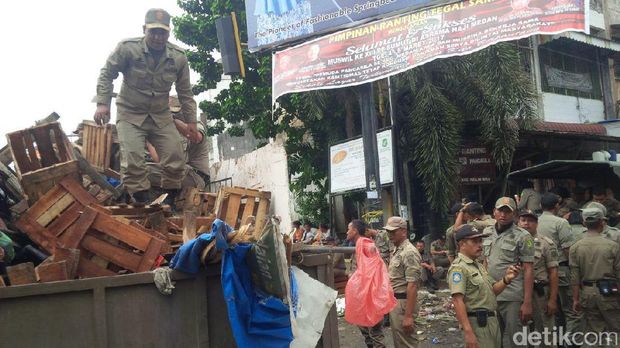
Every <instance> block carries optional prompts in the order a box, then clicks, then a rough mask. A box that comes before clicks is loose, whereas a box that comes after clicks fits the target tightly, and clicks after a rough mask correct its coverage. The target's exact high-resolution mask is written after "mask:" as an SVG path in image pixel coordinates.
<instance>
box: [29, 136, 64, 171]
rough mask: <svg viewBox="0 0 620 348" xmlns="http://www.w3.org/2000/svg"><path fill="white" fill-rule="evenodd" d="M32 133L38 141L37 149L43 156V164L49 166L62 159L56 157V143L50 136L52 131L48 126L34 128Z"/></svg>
mask: <svg viewBox="0 0 620 348" xmlns="http://www.w3.org/2000/svg"><path fill="white" fill-rule="evenodd" d="M32 135H34V139H35V141H36V142H37V150H39V155H40V156H41V165H42V166H43V167H49V166H51V165H54V164H56V163H59V162H60V161H59V160H58V158H56V153H55V152H54V145H52V139H51V138H50V131H49V129H47V128H33V129H32Z"/></svg>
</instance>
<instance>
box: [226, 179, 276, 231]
mask: <svg viewBox="0 0 620 348" xmlns="http://www.w3.org/2000/svg"><path fill="white" fill-rule="evenodd" d="M270 200H271V192H265V191H258V190H252V189H247V188H242V187H222V188H221V189H220V191H219V192H218V196H217V199H216V201H215V217H217V218H219V219H221V220H223V221H225V222H226V223H227V224H228V225H230V226H232V227H233V228H234V229H235V230H238V229H239V227H241V225H242V224H246V223H247V220H248V218H249V217H250V216H254V217H255V218H256V223H255V231H259V232H261V231H262V230H263V227H264V226H265V224H266V223H267V215H268V214H269V204H270Z"/></svg>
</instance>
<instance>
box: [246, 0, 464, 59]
mask: <svg viewBox="0 0 620 348" xmlns="http://www.w3.org/2000/svg"><path fill="white" fill-rule="evenodd" d="M455 1H458V0H246V2H245V9H246V16H247V24H248V47H249V49H250V51H252V52H255V51H260V50H264V49H272V48H276V47H278V46H281V45H284V44H287V43H291V42H296V41H299V40H301V39H304V38H308V37H313V36H318V35H322V34H325V33H328V32H332V31H335V30H337V29H341V28H348V27H353V26H355V25H358V24H361V23H364V22H367V21H369V20H372V19H375V18H382V17H385V16H387V15H388V14H395V13H399V12H405V11H412V10H415V9H419V8H422V7H428V6H436V5H441V4H447V3H451V2H455Z"/></svg>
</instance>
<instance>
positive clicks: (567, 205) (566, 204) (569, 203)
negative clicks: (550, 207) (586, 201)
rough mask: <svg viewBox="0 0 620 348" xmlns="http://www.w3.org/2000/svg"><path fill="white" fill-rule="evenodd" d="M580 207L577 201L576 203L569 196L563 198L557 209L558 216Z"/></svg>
mask: <svg viewBox="0 0 620 348" xmlns="http://www.w3.org/2000/svg"><path fill="white" fill-rule="evenodd" d="M580 208H581V207H580V206H579V203H577V202H576V201H575V200H574V199H572V198H570V197H569V198H566V199H563V200H562V204H560V209H559V210H558V216H559V217H563V216H564V215H566V214H568V213H570V212H571V211H577V210H579V209H580Z"/></svg>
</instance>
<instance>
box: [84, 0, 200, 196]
mask: <svg viewBox="0 0 620 348" xmlns="http://www.w3.org/2000/svg"><path fill="white" fill-rule="evenodd" d="M143 30H144V37H140V38H134V39H127V40H123V41H121V42H120V43H119V44H118V45H117V46H116V49H115V50H114V51H113V52H112V54H110V56H109V57H108V60H107V61H106V63H105V65H104V67H103V68H102V69H101V73H100V75H99V79H98V81H97V98H96V99H97V110H96V112H95V117H94V118H95V121H96V122H97V123H100V124H104V123H107V122H109V120H110V102H111V99H112V94H113V91H112V90H113V87H114V86H113V81H114V80H115V79H116V78H117V77H118V74H119V73H122V74H123V84H122V86H121V91H120V93H119V95H118V98H117V100H116V106H117V110H118V115H117V124H116V127H117V130H118V137H119V141H120V147H121V176H122V181H123V183H124V185H125V187H126V188H127V190H128V191H129V193H130V194H131V195H132V196H133V198H134V200H136V201H137V202H140V203H145V202H148V201H149V200H150V198H151V197H150V193H149V188H150V183H149V181H148V178H147V171H146V167H145V159H144V150H145V143H146V140H148V141H149V142H150V143H151V144H153V146H154V147H155V149H156V151H157V153H158V155H159V160H160V163H161V165H162V168H163V175H162V181H161V187H162V188H163V189H164V190H165V191H166V192H167V193H168V194H169V195H168V199H167V202H166V203H170V202H173V201H174V197H175V195H176V193H177V192H178V189H180V188H181V180H182V178H183V171H184V169H185V156H184V153H183V147H182V142H181V137H180V136H179V132H178V131H177V129H176V128H175V126H174V123H173V120H172V115H171V112H170V109H169V106H168V96H169V94H170V89H171V87H172V84H173V83H174V84H175V88H176V91H177V94H178V96H179V101H180V102H181V107H182V113H183V117H184V122H185V123H187V125H188V133H187V135H188V137H189V139H190V140H191V141H192V142H197V139H198V131H197V126H196V102H195V101H194V98H193V94H192V90H191V84H190V77H189V65H188V61H187V57H186V56H185V53H184V51H183V50H182V49H181V48H179V47H177V46H175V45H173V44H171V43H169V42H168V37H169V32H170V15H169V14H168V13H167V12H166V11H164V10H162V9H150V10H149V11H148V12H147V13H146V18H145V24H144V27H143Z"/></svg>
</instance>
